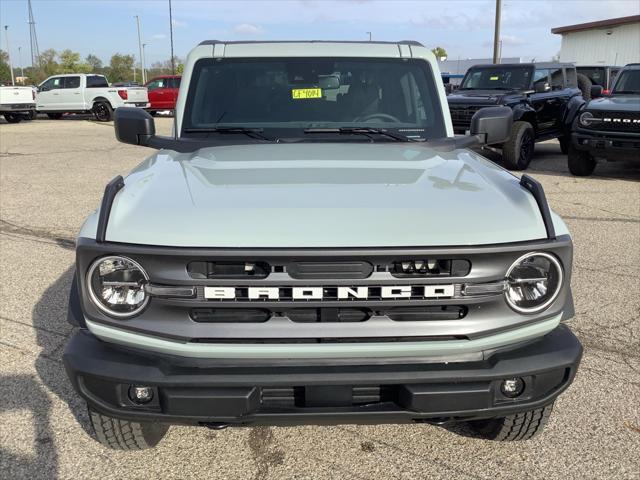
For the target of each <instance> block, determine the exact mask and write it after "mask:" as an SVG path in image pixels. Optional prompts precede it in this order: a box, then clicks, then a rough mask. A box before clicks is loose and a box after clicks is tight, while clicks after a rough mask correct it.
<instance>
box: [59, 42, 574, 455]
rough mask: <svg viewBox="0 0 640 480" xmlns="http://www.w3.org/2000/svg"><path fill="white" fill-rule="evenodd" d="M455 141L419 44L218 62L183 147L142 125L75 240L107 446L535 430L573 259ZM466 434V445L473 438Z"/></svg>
mask: <svg viewBox="0 0 640 480" xmlns="http://www.w3.org/2000/svg"><path fill="white" fill-rule="evenodd" d="M511 124H512V113H511V110H510V109H509V108H505V107H490V108H486V109H482V110H480V111H478V112H477V113H476V114H475V115H474V117H473V121H472V122H471V127H470V134H469V135H467V136H463V137H454V135H453V129H452V124H451V119H450V116H449V110H448V107H447V102H446V98H445V92H444V87H443V85H442V82H441V81H440V72H439V70H438V66H437V63H436V60H435V58H434V56H433V55H432V54H431V52H429V50H428V49H426V48H425V47H423V46H422V45H420V44H418V43H415V42H399V43H385V42H366V43H355V42H259V43H255V42H219V41H207V42H203V43H202V44H200V45H199V46H197V47H196V48H195V49H194V50H193V51H192V52H191V53H190V54H189V57H188V60H187V63H186V67H185V71H184V76H183V81H182V85H181V88H180V94H179V98H178V103H177V108H176V115H175V124H174V129H173V134H172V136H170V137H162V136H158V135H156V133H155V126H154V119H153V118H152V117H151V116H150V115H148V113H146V112H144V111H142V110H140V109H134V108H130V109H128V108H119V109H117V110H116V112H115V130H116V136H117V137H118V139H119V140H120V141H122V142H125V143H129V144H134V145H141V146H146V147H151V148H154V149H156V150H157V151H156V152H155V153H153V155H152V156H151V157H149V158H148V159H146V160H145V161H144V162H142V163H141V164H140V165H139V166H138V167H136V168H135V169H134V170H133V171H132V172H131V173H130V174H129V175H128V176H126V177H125V178H122V177H120V176H118V177H116V178H115V179H114V180H113V181H112V182H110V183H109V184H108V185H107V187H106V189H105V193H104V197H103V200H102V204H101V206H100V209H99V210H98V211H96V212H95V213H94V214H92V215H90V216H89V218H88V219H87V220H86V222H85V224H84V225H83V226H82V229H81V231H80V234H79V236H78V239H77V249H76V276H75V279H74V282H73V285H72V289H71V295H70V302H69V320H70V321H71V322H72V323H73V324H74V325H77V326H78V327H79V328H78V330H77V332H76V333H75V335H74V336H73V338H72V339H71V341H70V342H69V344H68V346H67V348H66V351H65V354H64V361H65V365H66V369H67V372H68V374H69V377H70V379H71V381H72V383H73V385H74V387H75V389H76V390H77V392H78V394H79V395H80V396H81V397H82V398H83V399H84V400H86V402H87V404H88V408H89V414H90V418H91V422H92V424H93V427H94V429H95V434H96V437H97V439H98V440H99V441H100V442H102V443H103V444H105V445H107V446H109V447H112V448H120V449H141V448H148V447H152V446H154V445H155V444H157V442H158V441H159V440H160V439H161V438H162V437H163V436H164V434H165V433H166V431H167V429H168V426H169V425H170V424H186V425H203V426H207V427H210V428H224V427H226V426H247V425H296V424H336V423H429V424H452V423H463V424H464V425H465V428H464V430H463V431H472V432H473V434H474V435H475V436H477V437H481V438H486V439H494V440H523V439H528V438H530V437H532V436H533V435H534V434H536V433H537V432H539V431H540V430H542V427H543V426H544V424H545V423H546V421H547V419H548V417H549V415H550V413H551V409H552V406H553V403H554V401H555V399H556V398H557V396H558V395H559V394H560V393H562V392H563V391H564V390H565V389H566V388H567V387H568V386H569V384H570V383H571V382H572V380H573V378H574V376H575V374H576V369H577V368H578V364H579V362H580V358H581V355H582V347H581V345H580V343H579V341H578V340H577V338H576V337H575V336H574V335H573V333H572V332H571V331H570V330H569V328H568V327H567V326H566V325H565V324H564V323H563V322H564V321H565V320H567V319H569V318H571V317H572V316H573V301H572V295H571V288H570V280H571V262H572V242H571V237H570V235H569V232H568V230H567V228H566V226H565V224H564V223H563V222H562V220H561V219H560V218H559V217H558V216H557V215H555V214H554V213H553V212H552V211H551V210H550V209H549V206H548V204H547V201H546V198H545V195H544V191H543V189H542V187H541V185H540V184H539V183H538V182H537V181H536V180H534V179H533V178H530V177H528V176H526V175H525V176H523V177H522V179H520V178H517V177H515V176H513V175H512V174H511V173H509V172H507V171H506V170H503V169H502V168H500V167H498V166H496V165H495V164H493V163H492V162H490V161H488V160H487V159H485V158H483V157H482V156H480V155H479V154H477V153H474V152H473V151H471V150H469V149H468V148H469V147H471V146H480V145H483V144H493V143H499V142H503V141H504V140H505V139H506V138H507V137H508V136H509V132H510V128H511ZM469 429H470V430H469Z"/></svg>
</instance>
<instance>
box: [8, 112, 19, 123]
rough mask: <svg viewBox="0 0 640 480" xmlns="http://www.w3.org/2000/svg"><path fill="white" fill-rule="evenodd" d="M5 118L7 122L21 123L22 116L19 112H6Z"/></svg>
mask: <svg viewBox="0 0 640 480" xmlns="http://www.w3.org/2000/svg"><path fill="white" fill-rule="evenodd" d="M4 119H5V120H6V121H7V123H20V121H21V120H22V117H21V116H20V115H18V114H17V113H5V114H4Z"/></svg>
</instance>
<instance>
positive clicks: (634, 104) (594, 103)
mask: <svg viewBox="0 0 640 480" xmlns="http://www.w3.org/2000/svg"><path fill="white" fill-rule="evenodd" d="M586 109H587V110H593V111H606V112H637V111H638V110H640V95H626V94H625V95H613V96H610V97H600V98H595V99H593V100H591V101H590V102H589V103H588V104H587V106H586Z"/></svg>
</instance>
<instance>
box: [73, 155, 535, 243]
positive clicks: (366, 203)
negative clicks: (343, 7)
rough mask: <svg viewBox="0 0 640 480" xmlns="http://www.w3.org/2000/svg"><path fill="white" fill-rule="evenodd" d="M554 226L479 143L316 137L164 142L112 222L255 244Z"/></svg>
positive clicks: (144, 239)
mask: <svg viewBox="0 0 640 480" xmlns="http://www.w3.org/2000/svg"><path fill="white" fill-rule="evenodd" d="M92 228H95V225H93V226H87V227H86V228H85V231H88V230H91V229H92ZM94 231H95V230H94ZM545 236H546V234H545V227H544V223H543V221H542V218H541V215H540V212H539V210H538V207H537V204H536V202H535V200H534V199H533V197H532V195H530V193H529V192H528V191H526V190H525V189H524V188H523V187H521V186H520V184H519V181H518V179H517V178H516V177H514V176H513V175H511V174H510V173H508V172H507V171H505V170H503V169H502V168H500V167H498V166H497V165H495V164H493V163H491V162H490V161H488V160H486V159H484V158H483V157H481V156H479V155H477V154H475V153H473V152H471V151H468V150H455V151H449V152H439V151H437V150H435V149H432V148H429V147H427V146H425V145H420V144H407V143H388V144H387V143H375V144H373V143H356V144H345V143H339V144H335V143H315V142H314V143H298V144H251V145H233V146H218V147H211V148H204V149H201V150H199V151H197V152H195V153H192V154H179V153H176V152H172V151H160V152H158V153H157V154H155V155H153V156H152V157H151V158H149V159H148V160H146V161H145V162H143V163H142V164H140V165H139V166H138V167H137V168H136V169H135V170H133V171H132V172H131V174H130V175H129V176H127V177H126V179H125V186H124V188H123V189H122V190H121V191H120V192H119V193H118V194H117V196H116V198H115V200H114V203H113V207H112V210H111V214H110V219H109V223H108V228H107V232H106V240H107V241H113V242H124V243H134V244H146V245H166V246H185V247H186V246H191V247H258V248H259V247H401V246H453V245H482V244H495V243H507V242H518V241H525V240H534V239H541V238H545Z"/></svg>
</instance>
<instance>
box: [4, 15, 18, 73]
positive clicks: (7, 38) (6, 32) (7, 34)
mask: <svg viewBox="0 0 640 480" xmlns="http://www.w3.org/2000/svg"><path fill="white" fill-rule="evenodd" d="M4 37H5V39H6V41H7V56H8V57H9V70H11V84H12V85H15V84H16V80H15V78H14V77H13V64H12V63H11V47H10V46H9V25H5V26H4Z"/></svg>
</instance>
